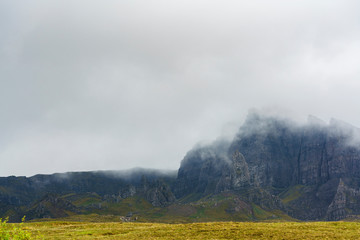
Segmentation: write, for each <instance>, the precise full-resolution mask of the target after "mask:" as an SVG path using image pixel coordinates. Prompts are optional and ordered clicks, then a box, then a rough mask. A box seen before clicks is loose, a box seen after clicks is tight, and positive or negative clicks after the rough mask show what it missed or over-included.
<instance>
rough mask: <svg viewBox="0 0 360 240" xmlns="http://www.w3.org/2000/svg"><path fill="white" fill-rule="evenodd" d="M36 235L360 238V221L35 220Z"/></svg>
mask: <svg viewBox="0 0 360 240" xmlns="http://www.w3.org/2000/svg"><path fill="white" fill-rule="evenodd" d="M22 228H23V229H25V230H26V231H29V232H31V233H32V236H33V239H359V236H360V223H357V222H306V223H304V222H269V223H265V222H213V223H190V224H162V223H116V222H108V223H90V222H60V221H56V222H33V223H25V225H23V226H22Z"/></svg>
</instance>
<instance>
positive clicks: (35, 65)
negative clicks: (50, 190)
mask: <svg viewBox="0 0 360 240" xmlns="http://www.w3.org/2000/svg"><path fill="white" fill-rule="evenodd" d="M359 103H360V1H357V0H354V1H347V0H339V1H331V0H323V1H320V0H319V1H313V0H309V1H307V0H293V1H288V0H284V1H278V0H272V1H268V0H263V1H260V0H251V1H248V0H246V1H245V0H244V1H231V0H219V1H215V0H179V1H177V0H172V1H169V0H163V1H158V0H155V1H152V0H150V1H147V0H146V1H145V0H144V1H139V0H122V1H118V0H106V1H89V0H77V1H76V0H32V1H21V0H0V176H8V175H27V176H31V175H34V174H36V173H54V172H65V171H84V170H100V169H103V170H106V169H112V170H114V169H127V168H132V167H136V166H141V167H147V168H160V169H177V168H178V167H179V165H180V161H181V160H182V158H183V157H184V155H185V154H186V152H187V151H188V150H190V149H191V148H192V147H193V146H194V145H195V144H196V143H197V142H199V141H209V140H214V139H216V138H217V137H219V136H220V135H226V136H229V135H231V133H235V131H236V129H237V128H238V127H239V126H240V125H241V124H242V122H243V120H244V119H245V117H246V114H247V112H248V110H249V109H252V108H257V109H265V111H270V112H274V111H275V112H281V113H284V114H287V115H291V116H293V117H296V118H305V117H306V116H307V115H308V114H312V115H315V116H317V117H319V118H322V119H323V120H325V121H329V119H330V118H331V117H334V118H338V119H342V120H344V121H347V122H349V123H351V124H353V125H355V126H358V127H360V106H359Z"/></svg>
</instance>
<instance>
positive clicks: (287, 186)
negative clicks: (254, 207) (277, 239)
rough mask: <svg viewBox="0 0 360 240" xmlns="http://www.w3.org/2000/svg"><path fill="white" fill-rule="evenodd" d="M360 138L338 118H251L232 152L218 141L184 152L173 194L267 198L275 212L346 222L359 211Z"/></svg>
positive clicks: (231, 144) (258, 200) (253, 198)
mask: <svg viewBox="0 0 360 240" xmlns="http://www.w3.org/2000/svg"><path fill="white" fill-rule="evenodd" d="M358 136H360V135H359V130H358V129H357V128H355V127H352V126H351V125H348V124H345V123H343V122H341V121H337V120H331V121H330V123H329V124H325V123H323V122H321V121H319V120H316V119H315V118H313V117H311V118H310V119H309V121H308V123H306V124H295V123H294V122H292V121H290V120H288V119H279V118H275V117H265V116H262V115H259V114H251V115H249V116H248V118H247V120H246V121H245V123H244V125H243V126H242V127H241V128H240V130H239V132H238V133H237V135H236V137H235V138H234V140H233V141H232V142H231V143H230V144H229V145H228V147H227V148H224V147H219V146H218V143H214V144H213V145H211V146H206V147H199V148H196V149H194V150H192V151H190V152H189V153H188V154H187V155H186V157H185V158H184V160H183V161H182V164H181V167H180V169H179V173H178V178H177V185H176V186H177V187H176V188H175V193H176V196H177V197H178V198H181V197H183V196H186V195H188V194H194V193H196V194H198V196H199V197H201V196H205V195H207V194H208V193H209V192H213V193H216V192H224V191H233V192H237V193H239V194H240V195H242V196H243V197H244V198H245V199H247V200H248V201H252V202H256V203H259V202H261V201H264V200H265V199H266V202H267V204H265V205H267V206H268V207H269V208H277V209H281V210H284V211H286V212H288V213H289V214H290V215H291V216H293V217H295V218H299V219H303V220H315V219H327V220H339V219H343V218H345V217H346V216H348V215H351V214H354V212H357V211H356V209H360V199H359V198H358V195H357V192H358V190H357V189H358V185H359V182H360V148H359V147H360V145H359V144H358V138H357V137H358ZM359 139H360V138H359ZM340 179H343V180H344V181H340ZM339 182H340V183H339ZM191 183H192V184H191ZM337 183H339V184H337ZM298 188H301V190H302V191H301V192H299V191H295V190H294V189H298ZM256 189H257V191H256V192H257V194H255V197H254V196H251V195H249V194H248V192H249V191H250V190H251V191H252V192H254V190H256ZM350 189H351V190H350ZM244 193H247V194H244ZM259 193H262V194H259ZM291 194H295V195H294V196H291ZM281 196H287V198H285V199H283V201H280V200H279V199H280V197H281ZM349 199H351V200H349ZM262 205H264V204H262ZM350 206H351V207H350ZM349 209H352V210H349Z"/></svg>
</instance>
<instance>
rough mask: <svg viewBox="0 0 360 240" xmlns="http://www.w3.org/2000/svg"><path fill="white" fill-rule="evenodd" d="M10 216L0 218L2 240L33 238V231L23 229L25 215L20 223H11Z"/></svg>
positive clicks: (0, 236) (0, 237)
mask: <svg viewBox="0 0 360 240" xmlns="http://www.w3.org/2000/svg"><path fill="white" fill-rule="evenodd" d="M8 221H9V217H7V218H5V219H4V220H3V219H2V218H0V239H1V240H10V239H11V240H25V239H31V233H30V232H28V231H26V230H23V228H22V227H23V224H24V222H25V216H24V217H23V218H22V219H21V223H20V224H9V223H8Z"/></svg>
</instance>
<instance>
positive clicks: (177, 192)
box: [0, 112, 360, 221]
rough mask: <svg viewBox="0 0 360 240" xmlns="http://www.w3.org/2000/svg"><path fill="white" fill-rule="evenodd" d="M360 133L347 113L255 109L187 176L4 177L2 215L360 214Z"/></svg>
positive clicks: (191, 155) (206, 217)
mask: <svg viewBox="0 0 360 240" xmlns="http://www.w3.org/2000/svg"><path fill="white" fill-rule="evenodd" d="M359 139H360V134H359V129H358V128H356V127H354V126H352V125H350V124H347V123H344V122H342V121H340V120H335V119H332V120H330V122H329V123H325V122H323V121H322V120H320V119H317V118H316V117H314V116H309V118H308V121H307V122H306V123H299V122H295V121H293V120H290V119H287V118H281V117H277V116H269V115H264V114H261V113H258V112H251V113H250V114H249V115H248V117H247V119H246V121H245V122H244V124H243V125H242V126H241V127H240V128H239V130H238V132H237V133H236V134H235V137H234V138H233V140H231V141H226V140H217V141H215V142H213V143H210V144H205V145H204V144H203V145H201V144H199V145H197V146H195V147H194V148H193V149H191V150H190V151H189V152H188V153H187V154H186V156H185V157H184V159H183V160H182V161H181V166H180V168H179V170H178V171H177V174H176V172H175V171H168V172H164V171H157V170H146V169H134V170H132V171H98V172H74V173H64V174H53V175H36V176H33V177H30V178H26V177H5V178H0V217H1V216H7V215H10V216H12V218H13V220H14V221H16V220H18V219H19V218H20V217H21V215H23V214H27V215H29V217H30V218H43V217H46V218H49V217H50V218H57V217H68V216H70V215H71V214H73V215H76V214H90V213H97V214H109V212H111V213H112V214H114V213H115V214H118V215H120V214H122V215H126V214H128V213H127V212H126V211H128V212H130V213H131V214H128V215H131V216H133V215H134V216H135V215H136V217H140V218H141V217H143V219H146V220H149V219H151V220H152V221H166V219H174V221H176V220H179V221H180V220H181V221H211V220H219V219H220V220H264V219H287V218H293V219H300V220H340V219H345V218H357V217H358V215H359V216H360V190H359V189H360V145H359V144H358V143H359ZM84 199H85V200H84ZM86 199H87V200H86ZM129 201H130V202H131V203H130V202H129ZM124 204H125V205H124ZM126 204H128V205H126ZM129 204H130V205H129ZM145 206H146V207H145ZM259 212H261V214H259ZM159 214H160V215H159ZM155 216H157V217H155ZM136 219H138V218H136Z"/></svg>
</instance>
